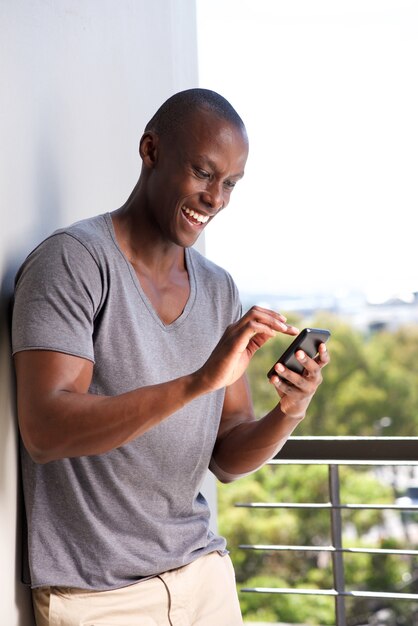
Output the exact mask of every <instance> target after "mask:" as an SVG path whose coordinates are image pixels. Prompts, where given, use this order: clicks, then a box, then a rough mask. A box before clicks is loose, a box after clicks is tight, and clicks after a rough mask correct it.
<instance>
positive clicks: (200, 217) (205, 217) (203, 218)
mask: <svg viewBox="0 0 418 626" xmlns="http://www.w3.org/2000/svg"><path fill="white" fill-rule="evenodd" d="M183 211H184V212H185V213H187V215H190V217H193V218H194V219H195V220H197V221H198V222H200V223H201V224H206V222H207V221H208V219H209V215H201V214H200V213H198V212H197V211H193V209H189V208H188V207H187V206H184V207H183Z"/></svg>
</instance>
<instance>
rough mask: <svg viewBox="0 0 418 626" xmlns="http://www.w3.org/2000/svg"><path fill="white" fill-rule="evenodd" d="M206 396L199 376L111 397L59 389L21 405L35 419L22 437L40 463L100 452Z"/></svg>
mask: <svg viewBox="0 0 418 626" xmlns="http://www.w3.org/2000/svg"><path fill="white" fill-rule="evenodd" d="M202 393H205V389H204V387H203V386H202V383H201V381H200V380H199V377H198V376H197V375H196V374H191V375H189V376H184V377H181V378H178V379H176V380H173V381H169V382H166V383H162V384H158V385H152V386H148V387H142V388H140V389H137V390H134V391H131V392H128V393H125V394H122V395H119V396H113V397H107V396H96V395H93V394H89V393H77V392H73V391H56V392H54V393H53V394H50V395H49V396H47V397H42V400H39V403H35V405H33V403H32V405H31V406H25V402H24V401H22V402H21V403H20V404H21V406H19V405H18V413H19V416H20V415H21V414H22V413H23V412H26V413H27V412H31V415H32V417H31V416H29V415H27V414H26V416H25V419H24V420H22V421H24V423H25V424H26V425H27V426H29V427H26V428H21V431H22V437H23V440H24V443H25V446H26V447H27V449H28V451H29V453H30V454H31V456H32V458H33V459H34V460H35V461H37V462H39V463H46V462H48V461H52V460H56V459H60V458H66V457H76V456H84V455H92V454H102V453H104V452H108V451H109V450H111V449H113V448H118V447H119V446H121V445H123V444H126V443H128V442H129V441H132V440H133V439H135V438H136V437H139V436H140V435H142V434H143V433H145V432H146V431H147V430H149V429H150V428H152V427H153V426H155V425H156V424H158V423H160V422H161V421H162V420H164V419H165V418H167V417H168V416H169V415H171V414H173V413H175V412H176V411H177V410H179V409H181V408H182V407H183V406H184V405H185V404H187V403H188V402H190V401H191V400H193V399H194V398H196V397H198V396H199V395H201V394H202ZM31 422H32V427H30V426H31Z"/></svg>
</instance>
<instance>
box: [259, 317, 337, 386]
mask: <svg viewBox="0 0 418 626" xmlns="http://www.w3.org/2000/svg"><path fill="white" fill-rule="evenodd" d="M330 336H331V333H330V331H329V330H327V329H326V328H304V329H303V330H302V331H301V332H300V333H299V335H298V336H297V337H295V339H294V340H293V341H292V343H291V344H290V346H289V347H288V348H287V349H286V350H285V351H284V352H283V354H282V356H281V357H279V358H278V359H277V361H276V363H283V365H285V366H286V367H288V368H289V369H290V370H292V371H294V372H297V373H298V374H302V372H303V370H304V367H303V365H302V363H300V362H299V361H298V360H297V358H296V357H295V352H297V351H298V350H303V351H304V352H306V354H307V355H308V356H310V357H311V358H315V357H316V355H317V354H318V347H319V344H320V343H325V342H326V341H327V340H328V339H329V337H330ZM276 363H275V364H274V365H276ZM274 365H273V367H272V368H271V369H270V370H269V372H268V373H267V376H268V378H270V377H271V376H273V374H276V376H278V374H277V372H276V371H275V369H274Z"/></svg>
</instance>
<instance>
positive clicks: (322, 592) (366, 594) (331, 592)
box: [241, 587, 418, 600]
mask: <svg viewBox="0 0 418 626" xmlns="http://www.w3.org/2000/svg"><path fill="white" fill-rule="evenodd" d="M241 591H243V592H246V593H249V592H251V593H283V594H295V595H312V596H334V597H335V596H345V597H351V598H387V599H391V600H418V594H416V593H387V592H384V591H343V592H340V593H338V592H337V591H336V590H335V589H288V588H285V587H282V588H276V587H244V588H243V589H241Z"/></svg>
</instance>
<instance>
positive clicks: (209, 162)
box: [198, 154, 244, 179]
mask: <svg viewBox="0 0 418 626" xmlns="http://www.w3.org/2000/svg"><path fill="white" fill-rule="evenodd" d="M198 159H201V160H202V161H203V162H204V163H206V164H207V165H208V166H209V167H210V168H211V169H213V170H215V171H216V170H217V167H216V163H215V162H214V161H212V159H210V158H209V157H208V156H207V155H205V154H199V155H198ZM243 176H244V172H237V174H230V175H229V176H227V178H238V179H240V178H243Z"/></svg>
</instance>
